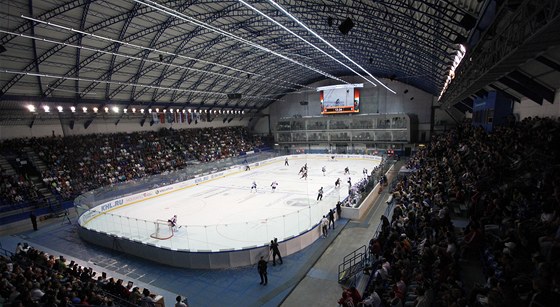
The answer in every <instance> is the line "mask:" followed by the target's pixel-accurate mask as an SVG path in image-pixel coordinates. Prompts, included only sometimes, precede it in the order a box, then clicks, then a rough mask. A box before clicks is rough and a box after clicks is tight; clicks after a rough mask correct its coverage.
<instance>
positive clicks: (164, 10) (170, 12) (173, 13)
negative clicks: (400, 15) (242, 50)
mask: <svg viewBox="0 0 560 307" xmlns="http://www.w3.org/2000/svg"><path fill="white" fill-rule="evenodd" d="M134 2H136V3H139V4H143V5H145V6H148V7H151V8H153V9H155V10H158V11H160V12H162V13H165V14H168V15H170V16H173V17H175V18H178V19H181V20H183V21H187V22H191V23H194V24H195V25H197V26H199V27H202V28H205V29H207V30H210V31H212V32H214V33H217V34H220V35H223V36H227V37H229V38H231V39H234V40H236V41H238V42H241V43H244V44H247V45H249V46H252V47H254V48H256V49H259V50H262V51H264V52H267V53H272V54H274V55H276V56H278V57H280V58H282V59H284V60H287V61H290V62H292V63H294V64H297V65H299V66H302V67H305V68H307V69H310V70H312V71H314V72H316V73H319V74H321V75H323V76H325V77H328V78H330V79H334V80H337V81H340V82H343V83H348V82H346V81H344V80H342V79H340V78H337V77H335V76H333V75H331V74H329V73H327V72H324V71H321V70H319V69H317V68H314V67H311V66H309V65H307V64H304V63H301V62H299V61H296V60H294V59H292V58H289V57H287V56H285V55H283V54H281V53H278V52H275V51H273V50H270V49H268V48H266V47H263V46H261V45H259V44H257V43H254V42H252V41H249V40H246V39H244V38H241V37H239V36H236V35H233V34H231V33H229V32H227V31H224V30H222V29H220V28H217V27H214V26H212V25H209V24H207V23H204V22H202V21H199V20H197V19H195V18H192V17H190V16H187V15H185V14H183V13H180V12H178V11H176V10H173V9H171V8H168V7H166V6H164V5H161V4H159V3H156V2H154V1H150V0H145V1H141V0H134ZM246 73H247V72H246Z"/></svg>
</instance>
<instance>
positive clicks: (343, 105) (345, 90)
mask: <svg viewBox="0 0 560 307" xmlns="http://www.w3.org/2000/svg"><path fill="white" fill-rule="evenodd" d="M363 86H364V85H363V84H340V85H331V86H323V87H318V88H317V91H319V100H320V102H321V114H341V113H359V112H360V88H361V87H363Z"/></svg>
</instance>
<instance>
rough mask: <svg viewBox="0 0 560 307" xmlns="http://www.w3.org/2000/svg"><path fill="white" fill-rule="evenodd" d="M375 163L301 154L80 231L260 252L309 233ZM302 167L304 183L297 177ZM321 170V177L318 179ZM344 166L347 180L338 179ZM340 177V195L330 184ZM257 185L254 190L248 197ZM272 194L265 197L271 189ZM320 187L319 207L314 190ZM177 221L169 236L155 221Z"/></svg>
mask: <svg viewBox="0 0 560 307" xmlns="http://www.w3.org/2000/svg"><path fill="white" fill-rule="evenodd" d="M379 162H380V159H376V160H374V159H372V157H363V156H344V157H341V156H337V157H336V158H335V159H334V160H333V159H331V156H326V155H300V156H297V157H295V156H290V157H288V163H289V166H286V165H285V161H284V158H277V159H273V160H268V161H263V162H261V163H260V165H258V166H254V167H252V168H251V170H249V171H245V170H242V169H240V170H237V171H234V172H230V173H228V174H226V175H224V176H221V177H217V178H214V179H211V180H208V181H205V182H201V183H198V184H192V185H190V186H186V187H183V188H181V189H178V190H176V191H172V192H170V193H167V194H161V195H157V196H155V197H151V198H150V199H147V200H143V201H138V202H135V203H133V204H130V205H125V206H122V207H118V208H114V209H112V210H110V213H103V214H100V215H99V216H97V217H96V218H92V219H90V220H88V221H86V222H85V223H83V224H82V226H83V227H85V228H88V229H93V230H96V231H100V232H105V233H109V234H111V235H116V236H120V237H127V238H129V239H132V240H135V241H141V242H145V243H148V244H153V245H156V246H159V247H164V248H170V249H173V250H189V251H199V252H200V251H225V250H239V249H245V248H252V247H256V246H262V245H266V244H268V243H270V240H271V239H272V238H274V237H276V238H278V240H279V241H283V240H285V239H288V238H291V237H294V236H297V235H299V234H300V233H303V232H305V231H308V230H309V229H311V228H313V227H314V226H315V225H316V224H317V223H318V222H319V221H320V219H321V217H322V215H324V214H326V213H327V212H328V210H329V209H330V208H334V206H335V205H336V202H337V201H339V200H343V199H344V198H346V197H347V195H348V183H347V182H348V179H349V178H351V179H352V183H356V182H357V181H359V180H360V179H362V178H363V177H364V174H363V169H364V168H365V169H367V170H368V172H369V173H371V171H372V170H373V169H374V168H375V167H376V166H377V165H378V164H379ZM305 164H307V166H308V169H309V171H308V178H307V180H305V179H302V178H300V177H301V176H300V175H298V172H299V171H300V168H301V167H302V166H303V165H305ZM322 167H325V169H326V172H325V173H324V174H323V172H322ZM346 167H348V168H349V170H350V175H345V174H344V169H345V168H346ZM337 178H340V181H341V185H340V188H335V181H336V180H337ZM253 181H254V182H256V184H257V189H256V191H255V190H251V186H252V183H253ZM273 181H276V182H277V183H278V187H277V189H276V190H275V191H273V190H272V187H271V183H272V182H273ZM321 187H323V190H324V194H323V199H322V200H321V201H317V195H318V190H319V189H320V188H321ZM173 215H177V225H178V227H176V229H175V230H174V231H173V233H170V230H169V227H167V226H166V225H165V223H163V224H161V223H160V226H161V227H160V232H159V235H160V236H161V237H165V238H167V237H170V238H168V239H165V240H161V239H154V238H152V237H151V235H153V234H154V233H155V232H156V226H155V223H154V221H156V220H162V221H167V220H168V219H170V218H171V217H172V216H173Z"/></svg>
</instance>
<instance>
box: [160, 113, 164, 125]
mask: <svg viewBox="0 0 560 307" xmlns="http://www.w3.org/2000/svg"><path fill="white" fill-rule="evenodd" d="M159 122H160V123H162V124H165V114H163V113H159Z"/></svg>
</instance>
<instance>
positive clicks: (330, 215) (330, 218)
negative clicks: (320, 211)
mask: <svg viewBox="0 0 560 307" xmlns="http://www.w3.org/2000/svg"><path fill="white" fill-rule="evenodd" d="M331 224H332V229H334V210H333V209H330V210H329V229H331Z"/></svg>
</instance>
